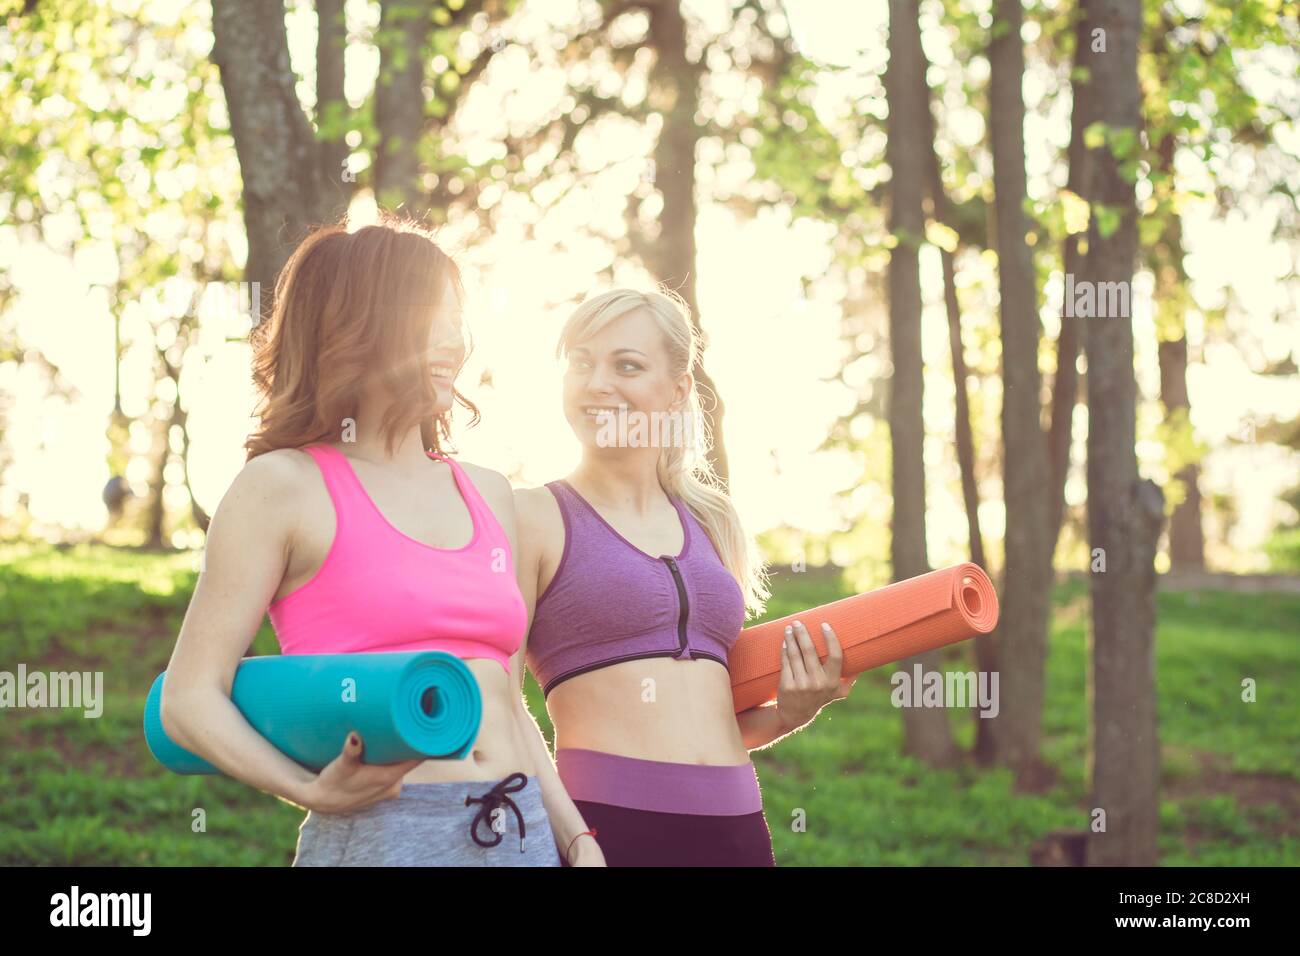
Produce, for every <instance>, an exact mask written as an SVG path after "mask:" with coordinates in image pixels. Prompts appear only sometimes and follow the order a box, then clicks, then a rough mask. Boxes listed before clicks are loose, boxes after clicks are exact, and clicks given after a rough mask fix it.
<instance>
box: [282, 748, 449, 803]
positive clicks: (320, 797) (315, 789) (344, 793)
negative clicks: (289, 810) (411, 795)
mask: <svg viewBox="0 0 1300 956" xmlns="http://www.w3.org/2000/svg"><path fill="white" fill-rule="evenodd" d="M364 746H365V745H364V744H363V743H362V740H361V735H360V734H358V733H356V732H355V731H354V732H353V733H350V734H348V739H347V741H346V742H345V743H344V744H343V752H342V753H340V754H339V755H338V756H337V757H335V758H334V759H333V760H331V761H330V762H329V763H328V764H326V766H325V769H323V770H322V771H321V772H320V773H319V774H317V775H316V779H314V780H312V781H311V782H310V783H308V784H307V786H306V787H305V788H304V790H303V793H302V800H301V801H300V802H301V804H302V805H303V806H304V807H306V808H307V809H308V810H315V811H316V812H317V813H343V812H345V811H348V810H360V809H361V808H363V807H368V806H370V805H371V804H372V803H379V802H380V801H381V800H390V799H392V798H393V797H397V796H400V795H401V792H402V778H403V777H405V776H406V775H407V774H408V773H410V772H411V771H412V770H414V769H415V768H416V767H418V766H419V765H420V764H422V763H424V761H425V758H424V757H416V758H414V759H412V760H403V761H400V762H398V763H384V764H364V763H362V762H361V754H362V751H363V750H364Z"/></svg>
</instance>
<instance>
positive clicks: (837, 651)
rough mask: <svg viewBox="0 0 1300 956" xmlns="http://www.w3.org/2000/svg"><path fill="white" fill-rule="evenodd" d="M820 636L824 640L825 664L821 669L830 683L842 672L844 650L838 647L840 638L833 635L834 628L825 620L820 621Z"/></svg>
mask: <svg viewBox="0 0 1300 956" xmlns="http://www.w3.org/2000/svg"><path fill="white" fill-rule="evenodd" d="M822 637H823V638H824V639H825V641H826V665H825V667H824V668H823V670H824V672H825V674H826V677H827V678H828V679H829V680H830V681H831V682H832V684H834V683H838V682H839V679H840V677H841V676H842V675H843V673H844V650H843V648H841V647H840V639H839V638H838V637H836V636H835V629H834V628H833V627H831V626H830V625H829V624H827V623H826V622H825V621H822Z"/></svg>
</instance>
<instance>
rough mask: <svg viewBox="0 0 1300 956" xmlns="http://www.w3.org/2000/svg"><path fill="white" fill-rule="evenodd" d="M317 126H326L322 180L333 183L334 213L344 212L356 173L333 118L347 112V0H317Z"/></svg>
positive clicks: (323, 139) (323, 141)
mask: <svg viewBox="0 0 1300 956" xmlns="http://www.w3.org/2000/svg"><path fill="white" fill-rule="evenodd" d="M316 31H317V32H316V126H317V130H318V132H319V130H320V127H321V126H322V125H325V126H327V127H329V128H328V131H327V134H326V135H325V136H324V137H322V138H321V139H320V147H319V151H320V164H321V181H322V182H327V183H329V184H330V186H331V189H330V192H329V194H328V195H329V199H330V201H331V203H332V208H331V212H332V213H334V214H335V215H342V214H343V213H344V212H346V211H347V208H348V201H349V200H350V199H351V198H352V194H353V192H354V191H355V183H356V176H355V174H353V173H352V171H351V170H350V169H348V166H347V161H348V144H347V142H346V140H344V138H343V136H342V135H341V133H340V132H339V131H338V130H335V129H333V128H332V126H333V124H332V122H331V120H333V119H335V118H336V117H339V116H343V115H345V114H346V113H347V109H348V101H347V98H346V97H345V96H344V95H343V77H344V71H343V50H344V48H345V47H346V45H347V37H348V30H347V21H346V20H345V19H344V14H343V0H316Z"/></svg>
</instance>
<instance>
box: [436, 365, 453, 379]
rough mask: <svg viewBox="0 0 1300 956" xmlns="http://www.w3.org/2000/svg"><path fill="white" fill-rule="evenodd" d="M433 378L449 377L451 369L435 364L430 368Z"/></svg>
mask: <svg viewBox="0 0 1300 956" xmlns="http://www.w3.org/2000/svg"><path fill="white" fill-rule="evenodd" d="M431 371H432V374H433V377H434V378H451V369H449V368H442V367H441V366H437V365H435V366H434V367H433V369H432V370H431Z"/></svg>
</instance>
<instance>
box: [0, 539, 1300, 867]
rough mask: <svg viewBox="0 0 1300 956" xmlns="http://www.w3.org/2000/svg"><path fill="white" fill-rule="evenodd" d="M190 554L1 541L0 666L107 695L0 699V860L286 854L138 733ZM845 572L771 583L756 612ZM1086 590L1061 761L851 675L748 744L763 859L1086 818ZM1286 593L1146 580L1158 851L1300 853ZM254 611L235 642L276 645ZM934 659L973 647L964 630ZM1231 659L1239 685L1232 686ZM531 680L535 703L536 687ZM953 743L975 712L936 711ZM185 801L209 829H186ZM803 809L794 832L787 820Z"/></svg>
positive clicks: (1060, 708) (1067, 659) (1057, 666)
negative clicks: (995, 739)
mask: <svg viewBox="0 0 1300 956" xmlns="http://www.w3.org/2000/svg"><path fill="white" fill-rule="evenodd" d="M195 562H196V558H195V557H194V556H190V555H142V554H134V553H128V552H121V551H113V550H110V549H107V548H78V549H73V550H67V551H61V550H56V549H53V548H49V547H44V546H36V545H6V546H3V547H0V670H7V671H10V672H16V670H17V667H18V664H19V663H20V662H21V663H24V664H26V666H27V669H28V670H29V671H33V670H42V671H50V670H63V671H68V670H82V671H86V670H89V671H102V672H103V675H104V695H105V702H104V708H103V715H102V716H101V717H99V718H98V719H87V718H85V717H84V716H83V715H82V712H81V711H80V710H71V709H45V710H42V709H27V710H4V711H0V776H2V777H3V779H4V780H5V781H6V782H7V786H6V788H5V796H4V799H3V801H0V864H3V865H15V864H21V865H31V864H38V865H39V864H62V865H123V864H124V865H143V864H149V865H194V864H199V865H270V866H283V865H287V864H288V863H289V862H290V860H291V859H292V856H293V850H294V844H295V841H296V839H297V827H298V824H299V823H300V822H301V819H302V812H301V811H299V810H297V809H296V808H293V807H290V806H288V805H286V804H284V803H282V802H280V801H279V800H277V799H275V798H274V797H271V796H268V795H266V794H263V793H259V792H257V791H255V790H253V789H251V788H249V787H246V786H245V785H243V784H241V783H238V782H236V781H233V780H229V779H226V778H222V777H208V776H202V777H181V776H177V775H174V774H171V773H168V772H167V771H165V770H163V769H162V768H161V767H160V766H159V765H158V764H157V763H156V762H155V761H154V759H153V757H152V755H151V754H150V753H149V751H148V748H147V747H146V746H145V743H144V738H143V735H142V732H141V717H142V714H143V709H144V699H145V694H146V692H147V691H148V689H149V685H150V683H151V682H152V680H153V678H154V676H155V675H156V674H157V673H158V672H159V671H161V670H162V669H163V668H164V667H165V666H166V663H167V660H168V658H169V656H170V655H171V651H172V647H173V645H174V644H175V640H176V634H177V632H178V631H179V629H180V624H181V619H182V617H183V616H184V613H185V606H186V603H187V601H188V599H189V593H190V589H191V588H192V587H193V583H194V578H195ZM840 596H842V593H841V592H839V591H837V590H835V589H834V588H833V587H831V586H828V585H826V584H824V583H818V582H816V581H814V580H812V579H808V580H800V579H798V578H795V579H793V580H791V581H788V582H787V583H784V584H783V585H781V586H780V587H779V588H778V590H777V593H776V597H775V598H774V600H773V602H772V605H771V609H770V615H771V616H780V615H782V614H788V613H791V612H792V611H796V610H799V609H801V608H806V607H810V606H814V605H817V604H821V603H825V602H826V601H830V600H834V599H835V598H837V597H840ZM1087 611H1088V601H1087V593H1086V590H1084V588H1083V586H1082V585H1080V584H1077V583H1075V584H1068V585H1062V586H1061V587H1060V588H1059V589H1058V590H1057V592H1056V595H1055V606H1054V612H1053V618H1052V621H1053V624H1052V635H1051V651H1050V655H1049V659H1048V675H1047V681H1048V683H1047V709H1046V713H1045V715H1044V722H1045V724H1044V747H1043V749H1044V756H1045V758H1046V759H1047V760H1048V761H1049V762H1050V763H1051V764H1052V765H1053V766H1054V767H1055V769H1056V771H1057V774H1058V776H1057V780H1056V783H1055V785H1054V786H1053V787H1052V788H1051V789H1050V790H1048V791H1046V792H1043V793H1040V794H1019V793H1016V792H1015V791H1014V789H1013V787H1012V781H1011V776H1010V774H1009V773H1008V772H1006V771H1001V770H996V771H989V770H982V769H978V768H975V767H971V766H968V767H963V768H960V769H957V770H953V771H944V772H935V771H930V770H927V769H926V768H925V767H924V766H922V765H920V764H919V763H917V762H916V761H913V760H910V759H907V758H905V757H902V756H900V755H899V751H900V745H901V740H902V721H901V719H900V717H899V715H898V714H897V713H896V712H895V711H894V708H893V707H892V706H891V704H890V701H889V691H890V687H889V683H888V671H887V669H886V670H879V671H873V672H871V673H869V674H866V675H864V676H863V677H862V678H861V679H860V680H859V681H858V684H857V687H856V688H855V689H854V692H853V695H852V696H851V697H850V698H849V699H848V700H846V701H842V702H838V703H836V704H834V705H832V706H831V707H829V708H828V709H826V710H825V711H823V713H822V715H821V716H820V717H819V718H818V720H817V721H816V723H815V724H814V725H813V726H812V727H810V728H807V729H805V730H804V731H803V732H801V733H799V734H797V735H795V736H794V737H792V738H790V739H788V740H786V741H784V742H782V743H780V744H778V745H777V746H776V747H773V748H771V749H769V750H766V751H760V752H756V753H755V754H754V760H755V763H756V764H757V765H758V769H759V777H760V780H761V781H762V786H763V792H764V800H765V805H766V810H767V817H768V821H769V823H770V824H771V827H772V835H773V840H774V843H775V846H776V855H777V860H778V861H779V862H781V863H783V864H788V865H855V864H868V865H908V864H910V865H933V864H957V865H965V864H1006V865H1025V864H1027V863H1028V861H1029V857H1028V848H1029V845H1030V844H1031V843H1032V842H1033V841H1034V840H1035V839H1036V838H1037V837H1039V836H1041V835H1043V834H1045V833H1047V832H1049V831H1052V830H1056V829H1076V830H1079V829H1083V828H1085V827H1086V825H1087V821H1088V801H1087V784H1086V771H1085V752H1086V741H1087V718H1088V710H1087V703H1086V696H1085V694H1086V691H1085V683H1086V667H1085V665H1086V661H1087V654H1086V644H1085V629H1086V624H1087ZM1298 623H1300V596H1296V595H1259V594H1250V595H1242V594H1228V593H1223V592H1189V593H1178V594H1170V593H1165V594H1161V595H1160V597H1159V633H1158V647H1157V656H1158V665H1157V666H1158V679H1159V695H1160V711H1159V712H1160V739H1161V746H1162V751H1163V758H1164V763H1163V773H1162V785H1161V798H1162V802H1161V835H1160V852H1161V860H1162V862H1163V863H1164V864H1166V865H1175V866H1178V865H1212V866H1225V865H1226V866H1231V865H1246V864H1265V865H1267V864H1273V865H1278V864H1281V865H1297V864H1300V766H1297V760H1296V755H1297V753H1300V701H1297V699H1296V696H1295V694H1294V690H1295V688H1297V687H1300V644H1297V641H1296V633H1297V630H1298V628H1297V624H1298ZM275 652H276V644H275V640H274V637H273V635H272V633H271V630H270V625H269V624H268V623H264V625H263V628H262V630H261V631H260V632H259V634H258V636H257V639H256V640H255V642H254V644H253V648H252V650H251V651H250V653H254V654H273V653H275ZM945 660H946V665H945V666H948V667H952V668H955V669H961V670H966V669H973V664H972V663H971V655H970V649H969V648H968V647H965V646H959V647H957V648H950V649H949V653H948V656H947V658H946V659H945ZM1245 678H1252V679H1254V681H1255V683H1256V686H1257V702H1255V703H1249V704H1248V703H1243V702H1242V701H1241V685H1242V680H1243V679H1245ZM528 684H529V686H528V691H529V701H530V703H531V705H532V708H533V712H534V713H535V714H537V715H538V717H539V720H540V722H541V723H542V727H543V729H544V730H545V731H546V732H547V733H549V732H550V725H549V722H548V721H547V720H546V714H545V710H544V708H543V707H542V705H541V693H540V691H539V690H538V688H537V687H536V685H535V684H534V683H533V682H532V680H531V678H530V679H529V682H528ZM949 716H950V717H951V719H952V726H953V730H954V733H955V735H956V737H957V740H958V742H959V743H960V744H961V745H962V746H963V747H969V745H970V743H971V740H972V737H973V734H974V727H973V715H972V712H971V711H969V710H966V711H960V712H957V713H953V714H950V715H949ZM199 809H202V811H203V813H204V816H205V818H206V832H194V831H195V826H194V820H195V815H196V811H197V810H199ZM797 818H798V819H803V820H804V821H806V827H805V828H803V829H802V830H801V831H800V832H796V829H795V828H794V827H793V826H792V822H793V821H795V820H796V819H797Z"/></svg>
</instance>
